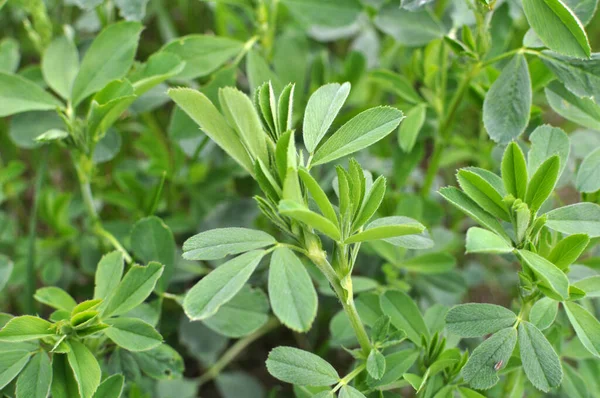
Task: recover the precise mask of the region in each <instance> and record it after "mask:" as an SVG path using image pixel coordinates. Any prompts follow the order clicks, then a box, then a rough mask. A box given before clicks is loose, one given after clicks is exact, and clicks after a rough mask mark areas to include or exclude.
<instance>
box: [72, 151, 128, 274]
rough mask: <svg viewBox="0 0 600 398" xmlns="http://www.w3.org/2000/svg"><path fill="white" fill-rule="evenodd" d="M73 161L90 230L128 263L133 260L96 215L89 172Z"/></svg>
mask: <svg viewBox="0 0 600 398" xmlns="http://www.w3.org/2000/svg"><path fill="white" fill-rule="evenodd" d="M73 163H74V164H75V170H76V171H77V179H78V180H79V189H80V191H81V196H82V197H83V203H84V205H85V209H86V211H87V213H88V216H89V218H90V221H91V223H92V231H93V232H94V233H95V234H96V235H97V236H98V237H101V238H104V239H106V240H107V241H108V242H109V243H110V244H111V245H112V246H113V247H114V248H115V249H117V250H118V251H120V252H121V253H123V258H124V259H125V261H126V262H127V263H128V264H129V263H131V262H132V261H133V259H132V258H131V256H130V255H129V253H128V252H127V250H126V249H125V248H124V247H123V245H121V243H120V242H119V240H118V239H117V238H115V236H114V235H113V234H111V233H110V232H109V231H107V230H106V229H104V226H103V225H102V221H101V220H100V217H99V216H98V212H97V211H96V207H95V206H94V197H93V195H92V188H91V186H90V177H89V173H86V172H85V171H84V170H83V168H82V167H81V165H80V164H79V162H77V161H76V160H75V159H73Z"/></svg>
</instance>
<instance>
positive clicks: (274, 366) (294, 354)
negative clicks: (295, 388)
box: [267, 347, 340, 386]
mask: <svg viewBox="0 0 600 398" xmlns="http://www.w3.org/2000/svg"><path fill="white" fill-rule="evenodd" d="M267 370H268V371H269V373H270V374H271V376H273V377H275V378H277V379H279V380H281V381H284V382H286V383H291V384H296V385H300V386H329V385H332V384H334V383H337V382H338V380H339V378H340V377H339V375H338V373H337V372H336V370H335V369H334V368H333V366H331V365H330V364H329V363H327V362H326V361H325V360H324V359H322V358H321V357H319V356H317V355H315V354H312V353H310V352H308V351H303V350H299V349H297V348H292V347H276V348H274V349H273V350H272V351H271V352H270V353H269V357H268V359H267Z"/></svg>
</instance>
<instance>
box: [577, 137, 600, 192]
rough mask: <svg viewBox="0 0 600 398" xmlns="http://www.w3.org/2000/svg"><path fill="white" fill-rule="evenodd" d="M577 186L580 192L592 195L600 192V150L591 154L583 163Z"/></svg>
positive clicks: (580, 167) (578, 173)
mask: <svg viewBox="0 0 600 398" xmlns="http://www.w3.org/2000/svg"><path fill="white" fill-rule="evenodd" d="M575 186H576V187H577V190H578V191H579V192H586V193H592V192H596V191H598V190H600V148H597V149H596V150H595V151H593V152H591V153H590V154H589V155H587V156H586V157H585V159H583V162H581V165H580V166H579V171H578V172H577V179H576V180H575Z"/></svg>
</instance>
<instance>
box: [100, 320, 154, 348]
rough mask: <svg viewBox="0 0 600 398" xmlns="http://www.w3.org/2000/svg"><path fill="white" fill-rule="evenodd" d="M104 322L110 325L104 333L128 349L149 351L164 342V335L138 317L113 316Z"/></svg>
mask: <svg viewBox="0 0 600 398" xmlns="http://www.w3.org/2000/svg"><path fill="white" fill-rule="evenodd" d="M104 322H105V323H106V324H107V325H110V327H109V328H107V329H104V334H105V335H106V336H107V337H108V338H109V339H111V340H112V341H113V342H114V343H115V344H116V345H118V346H120V347H123V348H125V349H126V350H127V351H147V350H150V349H152V348H154V347H157V346H159V345H160V344H161V343H162V336H161V335H160V333H158V332H157V331H156V330H154V328H153V327H152V325H150V324H148V323H146V322H144V321H142V320H141V319H137V318H113V319H106V320H104Z"/></svg>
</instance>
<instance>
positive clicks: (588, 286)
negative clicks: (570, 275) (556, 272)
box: [573, 275, 600, 297]
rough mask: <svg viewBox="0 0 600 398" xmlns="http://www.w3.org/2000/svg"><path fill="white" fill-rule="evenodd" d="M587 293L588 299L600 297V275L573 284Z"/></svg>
mask: <svg viewBox="0 0 600 398" xmlns="http://www.w3.org/2000/svg"><path fill="white" fill-rule="evenodd" d="M573 286H575V287H576V288H578V289H581V290H583V291H584V292H585V296H586V297H600V275H594V276H590V277H587V278H583V279H581V280H579V281H577V282H575V283H574V284H573Z"/></svg>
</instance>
